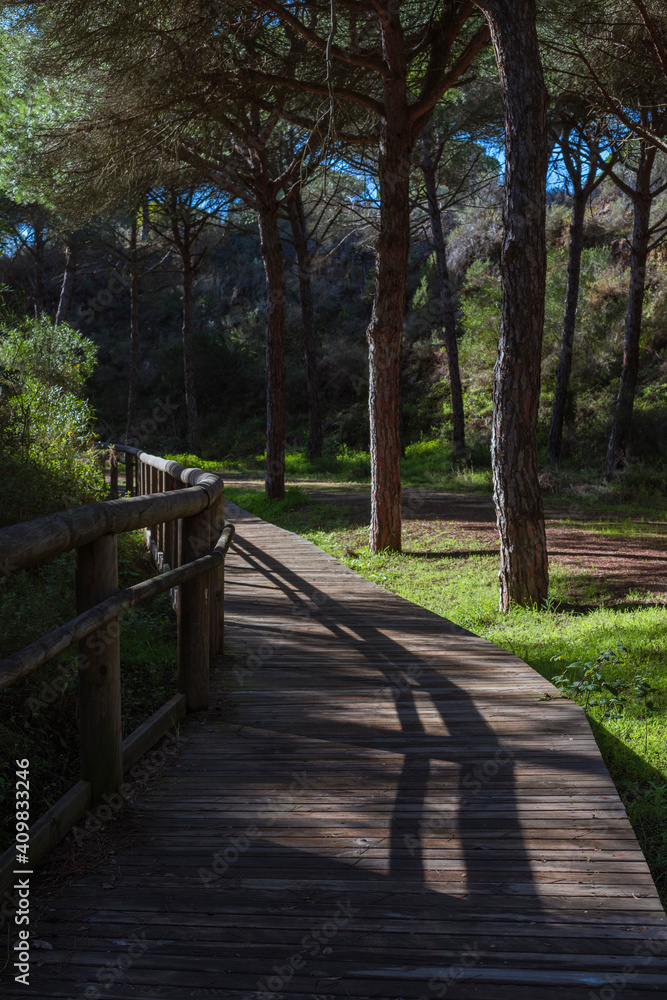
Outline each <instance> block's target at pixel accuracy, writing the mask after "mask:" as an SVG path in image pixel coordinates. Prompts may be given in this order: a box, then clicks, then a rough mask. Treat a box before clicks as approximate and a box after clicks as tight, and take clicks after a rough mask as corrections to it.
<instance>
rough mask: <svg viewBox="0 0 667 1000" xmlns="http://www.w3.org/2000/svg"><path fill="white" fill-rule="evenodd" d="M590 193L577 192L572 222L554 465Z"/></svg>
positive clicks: (552, 440) (552, 430) (551, 449)
mask: <svg viewBox="0 0 667 1000" xmlns="http://www.w3.org/2000/svg"><path fill="white" fill-rule="evenodd" d="M587 197H588V196H587V194H586V193H585V192H584V191H577V192H576V193H575V195H574V202H573V205H572V219H571V221H570V252H569V258H568V264H567V291H566V293H565V312H564V314H563V331H562V334H561V343H560V358H559V361H558V372H557V373H556V391H555V393H554V401H553V407H552V410H551V423H550V425H549V444H548V456H549V459H550V460H551V461H552V462H557V461H558V459H559V458H560V456H561V451H562V447H563V421H564V419H565V403H566V401H567V390H568V386H569V384H570V373H571V372H572V355H573V351H574V334H575V324H576V320H577V305H578V302H579V283H580V278H581V254H582V251H583V249H584V215H585V212H586V200H587Z"/></svg>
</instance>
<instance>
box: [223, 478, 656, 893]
mask: <svg viewBox="0 0 667 1000" xmlns="http://www.w3.org/2000/svg"><path fill="white" fill-rule="evenodd" d="M224 476H225V481H226V494H227V496H228V497H229V499H230V500H233V501H234V502H235V503H238V504H240V506H242V507H245V508H246V509H249V510H252V512H253V513H255V514H257V515H259V516H260V517H263V518H265V519H266V520H269V521H272V522H274V523H276V524H279V525H281V526H282V527H284V528H287V529H288V530H290V531H294V532H297V533H298V534H301V535H303V536H305V537H306V538H308V539H309V540H310V541H312V542H314V543H315V544H316V545H319V546H320V547H322V548H323V549H325V550H326V551H328V552H330V553H331V554H332V555H334V556H335V557H336V558H338V559H340V560H341V561H342V562H344V563H345V564H346V565H348V566H350V568H352V569H354V570H356V571H357V572H358V573H360V574H361V575H362V576H365V577H367V578H368V579H370V580H373V581H374V582H376V583H378V584H380V585H381V586H383V587H385V588H386V589H387V590H389V591H393V592H395V593H397V594H400V595H401V596H402V597H405V598H407V599H408V600H411V601H414V602H415V603H416V604H419V605H421V606H423V607H426V608H428V609H429V610H431V611H434V612H436V613H437V614H440V615H442V616H443V617H445V618H448V619H450V620H452V621H455V622H457V623H458V624H460V625H463V626H464V627H466V628H468V629H470V630H471V631H472V632H475V633H476V634H477V635H480V636H483V637H484V638H486V639H489V640H490V641H492V642H494V643H496V644H497V645H499V646H501V647H503V648H504V649H508V650H510V651H511V652H513V653H515V654H516V655H517V656H520V657H521V658H522V659H523V660H525V661H526V662H527V663H529V664H530V665H531V666H532V667H534V668H535V669H536V670H537V671H538V672H539V673H541V674H542V676H544V677H545V678H548V679H550V680H551V679H552V678H554V677H555V676H557V675H560V674H561V673H563V671H564V670H565V668H567V667H568V665H570V664H577V666H576V667H574V668H572V670H570V671H569V672H568V673H569V675H571V676H572V677H573V678H574V682H579V681H583V680H585V678H584V675H586V677H587V678H588V680H587V681H585V683H582V684H581V685H580V687H579V688H578V689H577V690H576V691H572V686H570V693H571V694H572V695H573V697H575V698H576V700H577V701H578V702H580V703H581V704H583V705H584V706H585V707H586V710H587V713H588V717H589V720H590V722H591V726H592V728H593V731H594V733H595V736H596V739H597V741H598V744H599V746H600V749H601V751H602V753H603V756H604V758H605V761H606V763H607V766H608V767H609V769H610V772H611V774H612V777H613V778H614V780H615V782H616V785H617V787H618V789H619V791H620V793H621V796H622V798H623V801H624V803H625V805H626V808H627V810H628V814H629V816H630V819H631V821H632V823H633V826H634V829H635V832H636V834H637V837H638V839H639V841H640V843H641V845H642V848H643V850H644V852H645V854H646V856H647V860H648V861H649V865H650V867H651V870H652V872H653V876H654V878H655V880H656V884H657V886H658V889H659V891H660V892H661V896H662V899H663V902H664V903H665V905H667V741H666V740H665V735H664V734H665V726H666V725H667V517H665V515H664V514H663V511H662V509H661V508H659V507H658V506H656V505H654V506H653V509H651V507H650V505H648V506H647V505H643V506H641V507H639V506H638V505H637V504H630V503H617V504H613V505H606V504H603V503H600V504H597V503H596V502H595V501H594V500H591V499H590V498H588V497H584V498H583V499H582V500H579V499H578V498H576V497H558V496H556V497H554V498H552V499H549V498H548V497H547V499H546V504H545V507H546V521H547V543H548V548H549V561H550V597H549V601H548V602H547V606H546V607H545V608H541V609H538V608H533V609H524V608H515V609H513V610H512V611H511V612H510V613H509V614H501V613H500V612H499V610H498V578H497V573H498V558H499V544H498V535H497V530H496V526H495V512H494V507H493V502H492V499H491V497H490V495H489V493H488V490H486V491H484V490H481V489H480V488H479V487H478V486H477V487H472V488H471V489H470V490H469V491H468V492H465V491H461V490H457V491H452V490H447V489H437V488H433V487H431V486H429V487H426V488H420V487H407V488H405V489H404V491H403V551H402V552H400V553H389V552H381V553H372V552H370V551H369V549H368V523H369V515H370V489H369V487H368V486H367V485H363V484H359V483H341V482H335V483H332V482H326V481H325V480H323V479H315V478H310V479H305V478H303V479H302V478H299V480H298V481H296V480H291V481H290V485H289V486H288V489H287V493H286V497H285V499H284V500H281V501H266V499H265V497H264V492H263V485H264V484H263V481H262V480H261V479H260V478H258V477H255V476H254V475H253V474H252V473H250V474H249V473H243V472H239V473H233V472H228V471H225V472H224ZM596 677H597V679H596ZM609 685H611V686H612V687H615V690H616V693H617V695H618V697H617V698H616V700H614V696H613V692H612V691H611V688H610V687H609Z"/></svg>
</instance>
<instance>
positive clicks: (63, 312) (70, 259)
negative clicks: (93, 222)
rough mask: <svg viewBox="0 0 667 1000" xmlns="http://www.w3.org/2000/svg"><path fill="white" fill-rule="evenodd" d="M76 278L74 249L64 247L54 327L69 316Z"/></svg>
mask: <svg viewBox="0 0 667 1000" xmlns="http://www.w3.org/2000/svg"><path fill="white" fill-rule="evenodd" d="M75 276H76V249H75V248H74V247H73V246H69V247H65V272H64V274H63V283H62V287H61V289H60V299H59V301H58V311H57V312H56V320H55V325H56V326H59V325H60V323H64V322H65V320H66V319H67V316H68V315H69V307H70V304H71V302H72V289H73V288H74V278H75Z"/></svg>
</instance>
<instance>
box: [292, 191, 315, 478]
mask: <svg viewBox="0 0 667 1000" xmlns="http://www.w3.org/2000/svg"><path fill="white" fill-rule="evenodd" d="M287 212H288V215H289V220H290V226H291V229H292V238H293V240H294V249H295V251H296V261H297V268H298V272H299V297H300V299H301V324H302V327H303V354H304V360H305V363H306V384H307V387H308V458H311V459H312V458H321V456H322V419H321V416H320V392H319V384H318V383H319V379H318V374H317V351H316V347H315V308H314V305H313V289H312V284H311V273H310V256H309V254H308V236H307V232H306V220H305V216H304V211H303V200H302V198H301V191H300V189H299V186H298V185H295V186H294V188H293V189H292V192H291V194H290V196H289V198H288V199H287Z"/></svg>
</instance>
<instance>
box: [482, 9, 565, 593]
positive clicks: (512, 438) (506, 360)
mask: <svg viewBox="0 0 667 1000" xmlns="http://www.w3.org/2000/svg"><path fill="white" fill-rule="evenodd" d="M479 6H480V7H481V8H482V9H483V10H485V12H486V14H487V18H488V21H489V26H490V28H491V36H492V39H493V45H494V49H495V53H496V61H497V63H498V71H499V75H500V85H501V91H502V96H503V103H504V107H505V137H506V174H505V205H504V227H505V235H504V239H503V246H502V256H501V282H502V308H501V324H500V339H499V343H498V358H497V362H496V368H495V373H494V386H493V435H492V444H491V451H492V455H491V457H492V465H493V484H494V499H495V504H496V513H497V518H498V530H499V534H500V549H501V563H500V573H499V577H500V585H501V592H500V606H501V609H503V610H508V609H509V607H510V605H511V604H512V603H513V602H515V603H517V604H520V605H531V604H538V605H539V604H541V603H542V602H543V601H544V600H545V598H546V596H547V591H548V585H549V573H548V560H547V548H546V535H545V530H544V513H543V509H542V497H541V495H540V488H539V483H538V478H537V415H538V404H539V397H540V360H541V356H542V333H543V326H544V296H545V278H546V243H545V202H546V194H545V193H546V172H547V161H548V138H547V120H546V111H547V101H548V98H547V91H546V88H545V85H544V79H543V75H542V66H541V61H540V51H539V44H538V39H537V31H536V25H535V21H536V14H535V2H534V0H479Z"/></svg>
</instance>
